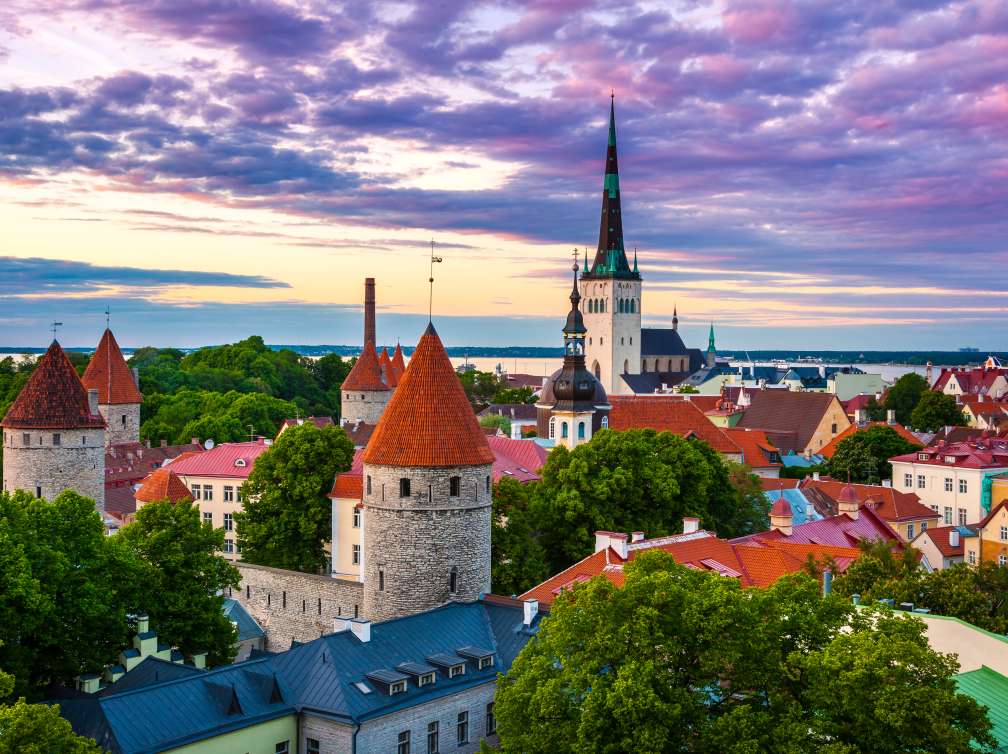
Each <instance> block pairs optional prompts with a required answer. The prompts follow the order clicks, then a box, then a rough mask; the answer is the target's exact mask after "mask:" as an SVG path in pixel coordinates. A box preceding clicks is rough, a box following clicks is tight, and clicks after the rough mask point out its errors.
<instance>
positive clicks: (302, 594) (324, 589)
mask: <svg viewBox="0 0 1008 754" xmlns="http://www.w3.org/2000/svg"><path fill="white" fill-rule="evenodd" d="M234 565H235V567H236V568H237V569H238V572H239V573H240V574H241V584H240V585H239V588H238V589H233V590H232V593H231V594H230V595H229V596H231V597H234V599H236V600H238V602H240V603H241V604H242V605H243V606H244V607H245V609H246V610H247V611H248V612H249V614H250V615H251V616H252V617H253V618H255V619H256V620H257V621H258V622H259V625H260V626H262V628H263V631H265V632H266V648H267V649H269V650H272V651H279V650H284V649H288V648H289V647H290V644H291V641H292V640H296V641H301V642H305V641H311V640H312V639H317V638H318V637H319V636H322V635H323V634H331V633H332V632H333V619H334V618H340V617H342V618H346V617H348V616H349V617H362V618H363V617H365V616H364V615H363V613H362V612H361V608H362V593H361V584H360V582H358V581H345V580H343V579H334V578H330V577H329V576H316V575H315V574H311V573H300V572H298V571H284V570H282V569H280V568H268V567H267V566H260V565H253V564H251V563H242V562H238V563H235V564H234Z"/></svg>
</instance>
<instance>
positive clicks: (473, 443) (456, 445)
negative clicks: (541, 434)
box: [364, 324, 494, 467]
mask: <svg viewBox="0 0 1008 754" xmlns="http://www.w3.org/2000/svg"><path fill="white" fill-rule="evenodd" d="M364 462H365V463H367V464H372V465H377V466H419V467H429V466H481V465H484V464H486V465H490V464H492V463H493V462H494V455H493V453H492V452H491V450H490V446H489V445H488V444H487V439H486V435H484V434H483V431H482V430H481V429H480V426H479V422H478V421H477V420H476V414H474V413H473V410H472V406H471V405H470V404H469V399H468V398H467V397H466V394H465V391H464V390H463V389H462V383H460V382H459V378H458V375H457V374H456V373H455V369H454V367H452V365H451V361H450V360H449V359H448V354H447V353H446V352H445V349H444V345H443V344H442V343H441V339H440V338H439V337H438V334H437V331H436V330H435V329H434V325H433V324H429V325H428V326H427V330H426V331H425V332H424V334H423V337H421V338H420V342H419V343H417V347H416V350H415V351H414V352H413V356H412V358H410V363H409V366H408V367H407V368H406V372H405V373H404V374H403V377H402V380H401V381H400V382H399V386H398V387H397V388H396V390H395V392H394V393H393V394H392V399H391V400H390V401H389V403H388V405H387V406H386V407H385V411H384V413H383V414H382V417H381V420H380V421H379V422H378V427H377V429H375V431H374V434H373V435H371V440H370V441H369V442H368V445H367V449H366V450H365V452H364Z"/></svg>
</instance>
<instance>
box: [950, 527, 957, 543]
mask: <svg viewBox="0 0 1008 754" xmlns="http://www.w3.org/2000/svg"><path fill="white" fill-rule="evenodd" d="M958 546H959V530H958V529H949V547H958Z"/></svg>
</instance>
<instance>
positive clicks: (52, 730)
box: [0, 697, 101, 754]
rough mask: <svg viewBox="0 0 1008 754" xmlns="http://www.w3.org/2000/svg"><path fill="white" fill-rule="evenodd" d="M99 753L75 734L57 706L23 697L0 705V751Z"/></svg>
mask: <svg viewBox="0 0 1008 754" xmlns="http://www.w3.org/2000/svg"><path fill="white" fill-rule="evenodd" d="M53 752H59V754H100V752H101V749H100V748H99V747H98V744H96V743H95V742H94V741H92V740H91V739H90V738H84V737H83V736H78V735H77V734H76V733H74V732H73V728H71V727H70V723H68V722H67V721H66V720H64V719H63V718H62V717H60V714H59V708H58V707H54V706H50V705H48V704H28V703H27V702H26V701H25V700H24V697H22V698H20V699H18V700H17V701H16V702H14V704H12V705H10V706H7V705H4V706H0V754H52V753H53Z"/></svg>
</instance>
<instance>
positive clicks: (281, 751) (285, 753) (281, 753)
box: [276, 741, 290, 754]
mask: <svg viewBox="0 0 1008 754" xmlns="http://www.w3.org/2000/svg"><path fill="white" fill-rule="evenodd" d="M276 754H290V741H281V742H280V743H278V744H277V745H276Z"/></svg>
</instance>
